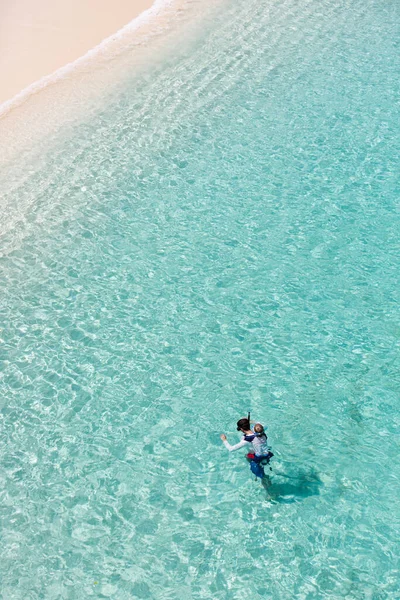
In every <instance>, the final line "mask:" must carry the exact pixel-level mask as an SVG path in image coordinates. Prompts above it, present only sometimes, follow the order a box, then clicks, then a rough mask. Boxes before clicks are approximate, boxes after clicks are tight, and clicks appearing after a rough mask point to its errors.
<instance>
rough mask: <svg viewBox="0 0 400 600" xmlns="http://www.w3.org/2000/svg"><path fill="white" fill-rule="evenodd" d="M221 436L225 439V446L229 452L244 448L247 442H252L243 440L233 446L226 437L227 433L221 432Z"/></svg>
mask: <svg viewBox="0 0 400 600" xmlns="http://www.w3.org/2000/svg"><path fill="white" fill-rule="evenodd" d="M220 438H221V440H222V441H223V443H224V446H225V448H227V449H228V450H229V452H233V451H234V450H239V448H244V447H245V446H247V444H249V443H250V442H247V441H246V440H242V441H241V442H239V443H238V444H235V445H234V446H231V445H230V443H229V442H228V440H227V439H226V435H225V434H224V433H221V435H220Z"/></svg>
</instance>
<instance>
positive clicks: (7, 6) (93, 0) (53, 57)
mask: <svg viewBox="0 0 400 600" xmlns="http://www.w3.org/2000/svg"><path fill="white" fill-rule="evenodd" d="M152 4H153V0H114V1H113V2H112V3H111V2H110V1H109V0H69V1H68V2H64V1H61V0H37V1H35V2H33V0H13V1H11V0H6V1H5V2H2V3H1V5H0V81H1V85H0V104H1V103H3V102H5V101H7V100H9V99H10V98H12V97H13V96H15V95H16V94H18V92H20V91H21V90H23V89H24V88H26V87H28V86H29V85H31V84H33V83H34V82H36V81H37V80H38V79H40V78H41V77H44V76H46V75H50V74H51V73H53V72H54V71H56V70H57V69H59V68H60V67H62V66H64V65H66V64H68V63H70V62H72V61H74V60H76V59H77V58H79V57H80V56H82V55H84V54H85V53H86V52H87V51H88V50H90V49H91V48H93V47H95V46H96V45H97V44H99V43H100V42H101V41H102V40H103V39H105V38H107V37H108V36H110V35H112V34H113V33H115V32H116V31H118V30H119V29H120V28H121V27H123V26H124V25H126V24H127V23H129V22H130V21H131V20H132V19H134V18H135V17H136V16H138V15H139V14H140V13H141V12H143V11H144V10H146V9H148V8H149V7H150V6H151V5H152Z"/></svg>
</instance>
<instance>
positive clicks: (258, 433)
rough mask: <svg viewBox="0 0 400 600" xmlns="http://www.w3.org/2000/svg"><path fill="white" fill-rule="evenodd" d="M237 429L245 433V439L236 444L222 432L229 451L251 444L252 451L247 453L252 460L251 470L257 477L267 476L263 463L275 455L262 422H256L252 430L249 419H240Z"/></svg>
mask: <svg viewBox="0 0 400 600" xmlns="http://www.w3.org/2000/svg"><path fill="white" fill-rule="evenodd" d="M237 430H238V431H241V432H242V433H243V439H242V441H241V442H239V443H238V444H235V445H234V446H231V445H230V444H229V442H228V440H227V439H226V435H225V434H221V440H222V441H223V443H224V446H225V448H227V449H228V450H229V452H233V451H234V450H239V448H244V447H245V446H247V447H248V446H249V445H250V446H251V451H250V452H249V453H248V454H247V459H248V460H249V462H250V469H251V472H252V473H254V475H255V476H256V477H259V478H260V479H263V477H265V472H264V467H263V464H268V463H269V461H270V460H271V458H272V457H273V453H272V452H271V451H270V450H269V448H268V443H267V436H266V434H265V431H264V427H263V426H262V425H261V423H256V424H255V425H254V430H252V429H251V427H250V421H249V419H240V420H239V421H238V422H237ZM249 450H250V448H249Z"/></svg>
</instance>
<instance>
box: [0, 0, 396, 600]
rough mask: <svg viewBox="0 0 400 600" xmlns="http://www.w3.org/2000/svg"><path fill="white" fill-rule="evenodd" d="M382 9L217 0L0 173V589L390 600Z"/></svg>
mask: <svg viewBox="0 0 400 600" xmlns="http://www.w3.org/2000/svg"><path fill="white" fill-rule="evenodd" d="M399 16H400V15H399V5H398V3H395V2H387V1H385V2H383V0H364V1H363V2H359V1H357V0H347V1H342V2H337V1H333V0H323V1H322V2H318V3H316V2H306V1H304V0H300V1H294V0H283V1H281V2H277V1H276V0H271V1H268V2H267V1H265V0H258V1H257V2H255V1H252V0H246V1H244V0H236V1H235V2H233V1H232V2H230V1H229V2H227V3H226V6H225V7H224V8H223V10H221V12H220V13H218V16H217V17H215V19H213V21H212V24H209V26H208V28H206V29H205V30H204V31H203V33H201V34H200V33H199V32H197V36H196V37H195V39H193V42H192V44H191V45H189V46H186V45H185V47H184V48H182V49H181V51H180V52H177V54H176V56H175V57H174V58H171V57H170V58H169V59H166V60H165V61H164V63H163V64H162V65H161V66H156V65H154V66H153V67H152V68H151V69H149V71H148V72H147V74H143V73H142V74H141V75H137V76H134V74H132V76H131V77H128V78H127V80H126V81H124V82H123V83H121V85H120V86H119V87H118V88H116V90H115V91H114V92H113V93H111V92H110V94H109V95H107V96H105V97H104V99H102V98H99V107H98V110H97V112H96V113H95V114H93V115H92V117H91V118H90V119H89V120H87V121H86V122H83V123H77V124H76V127H75V129H74V133H73V135H72V136H71V134H70V133H69V134H68V135H65V136H61V135H60V139H59V141H58V143H57V144H56V147H55V148H53V149H52V151H51V152H50V153H49V154H48V155H45V156H47V157H46V158H45V161H44V167H42V168H41V169H39V170H32V172H29V165H26V170H27V173H28V174H27V176H26V178H24V180H23V182H22V183H21V184H20V185H16V183H15V181H12V182H11V181H7V173H5V174H4V173H3V174H2V189H3V195H4V197H5V199H6V202H9V203H13V205H14V206H17V207H21V209H20V215H19V220H18V222H15V223H13V226H12V228H10V230H9V231H8V232H7V233H5V234H4V235H3V237H2V247H3V248H4V249H5V252H4V254H3V257H2V259H1V289H0V303H1V320H2V331H1V334H0V337H1V338H2V344H1V346H0V359H1V361H0V365H1V366H0V369H1V371H0V375H1V379H0V390H1V393H0V399H1V471H0V477H1V484H0V486H1V487H0V489H1V532H2V534H1V536H2V542H1V544H2V552H1V555H2V560H1V562H0V576H1V581H2V584H1V598H3V599H4V600H14V599H18V600H20V599H21V600H22V599H23V600H28V599H29V600H34V599H35V600H36V599H42V598H43V599H46V600H47V599H49V600H55V599H57V600H58V599H71V600H80V599H87V598H91V597H93V598H113V599H115V600H127V599H137V598H140V599H141V598H151V599H156V600H161V599H162V600H164V599H169V598H187V599H194V600H198V599H207V600H208V599H211V598H212V599H213V600H214V599H215V600H216V599H221V600H223V599H224V600H225V599H226V600H236V599H237V598H242V597H244V595H246V596H248V595H249V594H250V595H251V597H252V599H254V600H255V599H261V598H262V599H270V600H278V599H279V600H281V599H282V600H289V599H291V598H296V599H307V600H311V599H318V600H319V599H321V598H327V599H329V600H333V599H336V598H337V599H339V598H346V599H348V600H364V599H367V600H384V599H398V598H400V592H399V585H398V568H399V552H398V550H399V547H398V539H399V534H400V526H399V525H400V510H399V481H400V465H399V458H398V454H399V452H398V451H399V437H398V435H399V425H400V419H399V411H398V407H399V391H400V381H399V369H398V365H399V362H398V348H399V336H400V323H399V309H398V303H399V289H400V288H399V254H400V247H399V224H400V219H399V205H398V192H399V189H400V186H399V170H398V158H399V151H400V143H399V135H398V123H399V110H398V108H399V106H398V97H399V91H400V90H399V88H400V85H399V78H398V73H399V66H400V65H399V52H398V51H399V45H398V37H396V36H397V35H398V22H399ZM44 152H45V149H44ZM3 220H4V223H5V227H4V230H6V229H7V227H6V225H7V214H6V215H5V216H4V217H3ZM250 409H251V411H252V414H253V416H254V417H255V418H257V419H259V420H261V421H262V422H264V423H265V424H267V425H268V434H269V441H270V443H271V444H272V446H273V450H274V452H275V458H274V461H273V472H272V474H271V486H270V487H269V489H268V490H265V489H264V488H263V487H262V486H261V485H260V484H259V483H257V482H254V481H253V480H252V478H251V477H250V473H249V469H248V465H247V463H246V461H245V459H244V457H243V455H242V454H241V453H240V452H238V453H236V454H228V453H227V452H226V450H225V449H224V448H223V446H222V444H221V441H220V439H219V434H220V433H221V432H223V431H225V432H228V439H229V440H230V441H231V442H235V441H236V440H237V439H238V437H237V432H235V422H236V420H237V419H238V418H239V417H241V416H244V415H245V414H246V413H247V410H250Z"/></svg>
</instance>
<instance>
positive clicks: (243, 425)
mask: <svg viewBox="0 0 400 600" xmlns="http://www.w3.org/2000/svg"><path fill="white" fill-rule="evenodd" d="M236 425H237V430H238V431H241V430H242V429H245V430H246V431H248V430H249V429H250V421H249V420H248V419H239V421H238V422H237V423H236Z"/></svg>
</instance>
